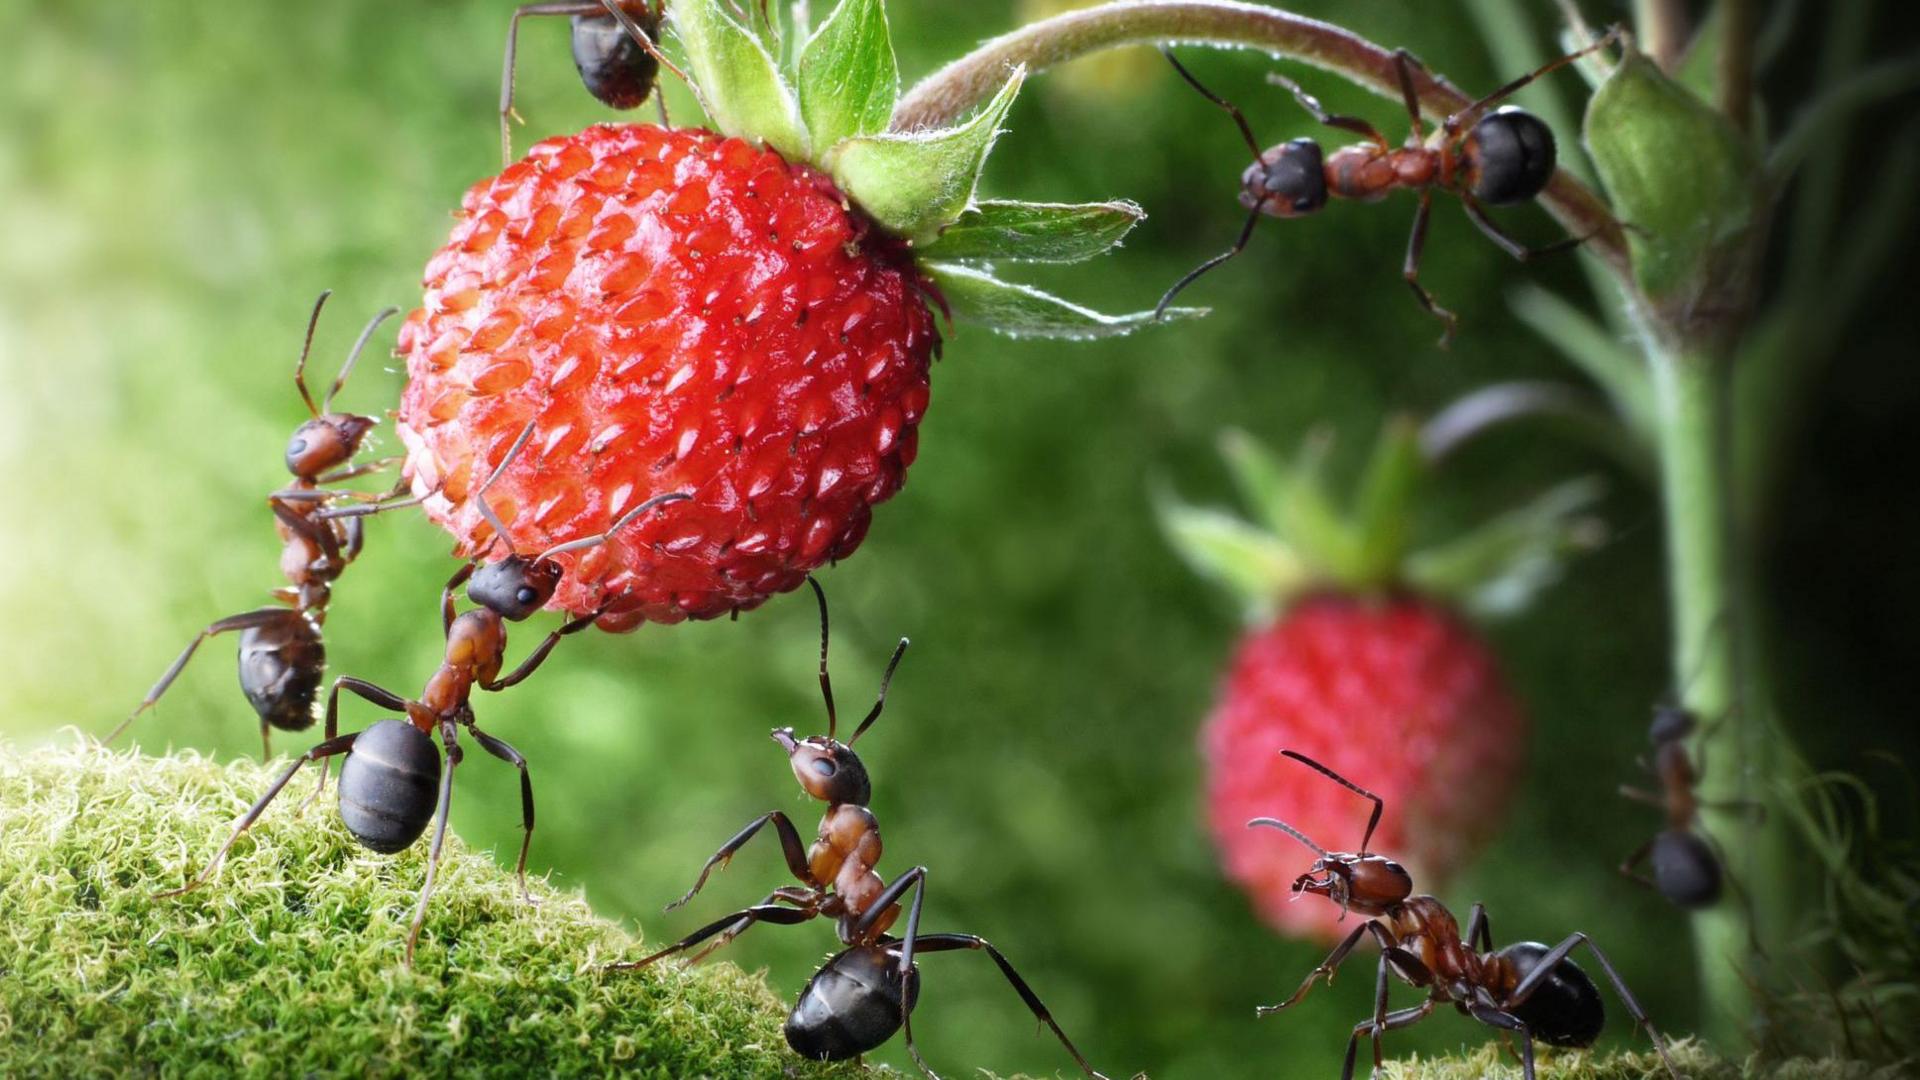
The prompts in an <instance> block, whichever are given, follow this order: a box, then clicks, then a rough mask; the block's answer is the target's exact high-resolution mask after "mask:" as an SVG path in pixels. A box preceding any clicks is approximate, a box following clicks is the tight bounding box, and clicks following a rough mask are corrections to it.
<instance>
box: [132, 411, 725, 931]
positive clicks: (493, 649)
mask: <svg viewBox="0 0 1920 1080" xmlns="http://www.w3.org/2000/svg"><path fill="white" fill-rule="evenodd" d="M532 434H533V424H531V423H529V424H528V425H527V426H526V427H525V428H524V429H523V430H522V431H521V432H520V436H519V438H518V439H516V440H515V441H514V443H513V446H512V447H511V448H510V449H509V450H508V451H507V453H506V455H505V456H504V457H502V458H501V461H500V464H499V465H498V466H497V467H495V469H494V471H493V473H492V475H490V476H489V477H488V478H487V480H486V482H485V483H483V484H481V485H480V487H479V489H478V490H477V491H475V493H474V495H473V498H474V499H475V500H476V501H477V502H478V505H479V508H480V512H481V513H482V514H483V515H484V516H485V517H486V519H487V520H488V521H489V522H491V523H492V525H493V528H494V535H495V538H496V541H497V542H499V543H503V544H505V545H506V546H507V548H508V551H509V554H508V555H507V556H506V557H505V558H502V559H500V560H498V561H496V562H493V563H488V564H485V565H482V563H481V561H480V559H479V558H476V559H474V560H473V561H470V562H467V563H465V564H464V565H462V566H461V567H460V569H459V570H458V571H457V572H455V573H454V575H453V577H452V578H451V579H449V580H448V581H447V584H446V587H445V588H444V589H442V590H441V593H440V617H441V627H442V630H443V632H444V634H445V636H446V642H447V647H446V658H445V659H444V660H442V661H441V663H440V669H439V670H438V671H436V672H434V674H433V677H432V678H430V679H428V680H427V685H426V689H425V690H423V691H422V692H421V695H420V698H419V700H417V701H410V700H408V699H407V698H404V697H401V696H400V695H399V694H396V693H394V692H392V691H390V690H386V689H383V688H381V687H379V686H376V685H375V684H373V683H370V682H367V681H366V680H364V679H355V678H349V677H347V676H344V675H343V676H341V677H340V678H337V679H335V680H334V682H333V688H332V689H331V690H330V691H329V692H328V694H327V723H326V735H325V738H324V739H323V740H322V741H321V742H320V744H319V745H318V746H315V747H314V748H313V749H311V750H308V751H307V752H306V753H304V754H302V755H300V757H298V758H297V759H295V760H294V762H293V764H291V765H289V766H288V767H287V768H286V770H285V771H284V772H282V773H281V774H280V776H279V777H278V778H276V779H275V780H274V782H273V784H272V785H271V786H270V787H268V788H267V791H266V794H264V795H262V796H261V797H260V798H259V800H258V801H257V802H255V803H254V804H253V806H252V807H251V808H249V809H248V810H247V812H246V815H245V816H243V817H242V818H241V819H240V821H239V823H238V824H236V825H235V826H234V828H233V832H232V833H231V834H230V835H229V836H228V837H227V840H226V843H224V844H222V845H220V850H219V851H218V852H216V853H215V854H214V857H213V859H212V860H211V861H209V862H208V863H207V867H206V869H204V870H202V871H201V872H200V873H199V875H197V876H196V877H194V878H193V879H192V880H191V881H189V882H187V884H185V885H183V886H181V887H180V888H178V889H173V890H170V891H168V892H164V893H161V894H160V895H162V896H177V895H179V894H181V893H184V892H188V891H190V890H192V889H195V888H197V887H199V886H200V885H201V884H202V883H204V882H205V881H206V880H207V879H208V877H209V876H211V875H212V874H213V872H214V870H215V869H217V868H218V867H219V865H220V862H221V860H222V859H224V858H225V857H226V854H227V851H228V850H229V849H230V848H232V847H233V845H234V842H235V841H237V840H239V839H240V834H241V833H243V832H245V831H246V830H247V828H248V827H249V826H251V825H252V824H253V823H254V821H255V820H257V819H258V818H259V817H260V815H261V813H262V812H264V811H265V810H266V808H267V804H269V803H271V802H272V801H273V799H274V797H275V796H277V795H279V794H280V791H281V789H282V788H284V787H286V786H287V783H288V782H289V781H291V780H292V779H293V774H294V773H296V772H298V771H299V770H300V768H301V766H303V765H305V764H306V763H307V762H309V761H324V760H326V759H328V758H331V757H333V756H335V755H338V754H346V755H347V760H346V762H345V763H344V764H343V765H341V767H340V819H341V821H342V822H343V823H345V825H346V826H347V831H348V832H350V833H352V834H353V838H354V839H355V840H357V841H359V842H360V843H361V844H362V845H363V846H365V847H368V848H370V849H372V850H374V851H377V852H380V853H382V854H391V853H393V852H397V851H401V850H404V849H405V848H407V847H409V846H411V845H412V844H413V842H414V841H415V840H418V839H419V838H420V834H421V833H423V832H425V831H426V828H427V825H428V824H429V823H430V822H433V821H434V820H435V818H436V817H437V818H438V822H439V824H438V826H437V827H436V828H435V830H434V834H433V847H432V850H431V853H430V854H429V855H428V857H427V874H426V880H425V881H424V882H423V883H422V884H421V886H420V899H419V902H418V904H417V905H416V906H415V908H414V913H413V924H412V926H411V928H410V929H409V930H408V932H407V963H408V964H409V965H411V964H412V963H413V950H414V944H415V942H417V941H418V940H419V937H420V927H421V925H422V923H423V922H424V921H425V920H426V914H427V899H428V898H429V897H430V896H431V895H432V893H433V879H434V874H435V872H436V871H437V870H438V869H439V866H440V852H441V848H442V846H443V845H444V844H445V842H446V836H447V808H448V806H449V805H450V803H451V802H452V799H453V770H454V767H455V766H457V765H459V764H460V761H461V757H462V752H461V749H460V744H459V731H460V729H461V728H462V727H464V728H466V729H467V732H468V734H470V735H472V736H473V738H474V741H475V742H478V743H479V744H480V747H481V749H483V750H485V751H486V752H487V753H489V754H492V755H493V756H495V757H497V758H499V759H501V760H502V761H505V762H506V763H508V764H509V765H512V766H514V767H515V768H517V769H519V770H520V809H521V817H522V823H523V825H524V827H525V830H526V833H525V837H524V838H523V839H522V841H521V844H520V858H519V861H518V862H517V863H516V864H515V867H514V872H515V874H516V875H517V876H518V878H519V881H520V892H521V895H522V896H523V897H525V896H529V894H528V893H527V849H528V847H529V845H531V844H532V843H533V781H532V779H531V778H530V777H529V776H528V774H527V761H526V758H524V757H522V756H521V755H520V752H519V751H517V750H515V749H514V748H513V747H512V746H509V745H508V744H507V743H505V742H503V741H502V740H500V739H496V738H494V737H493V736H491V735H488V734H487V733H485V732H483V731H481V730H480V729H479V727H477V726H476V725H475V723H474V715H473V707H472V695H473V690H474V689H475V688H476V687H477V688H479V689H481V690H488V691H498V690H505V689H506V688H508V687H510V686H513V685H515V684H517V683H519V682H521V681H523V680H525V679H526V678H527V677H528V676H529V675H532V674H533V673H534V671H535V670H537V669H538V668H539V667H540V665H541V664H542V663H543V662H545V660H546V659H547V656H548V655H549V654H550V653H552V652H553V649H554V646H555V645H557V644H559V642H560V639H561V638H563V637H566V636H567V635H569V634H574V633H578V632H579V631H581V630H584V629H586V628H587V627H588V626H590V625H592V624H593V621H594V619H596V618H598V617H599V615H600V614H601V613H600V612H594V613H593V614H590V615H584V616H580V617H578V618H575V619H570V620H568V621H567V622H566V623H564V624H562V625H561V627H560V628H559V629H557V630H555V631H553V632H552V633H550V634H548V635H547V637H546V640H544V641H542V642H541V643H540V645H539V647H538V648H536V649H534V650H533V652H532V653H531V654H529V655H528V656H527V658H526V659H525V660H523V661H521V662H520V666H519V667H517V668H515V669H514V670H513V671H512V672H510V673H508V674H506V675H502V674H500V668H501V665H502V663H503V661H504V658H505V654H506V648H507V628H506V623H507V622H519V621H521V620H523V619H526V618H527V617H528V616H530V615H532V614H533V613H534V612H537V611H539V610H540V609H541V608H542V607H543V606H545V604H546V603H547V601H548V600H549V599H551V598H552V596H553V591H554V589H555V587H556V586H558V585H559V583H560V578H561V575H562V574H563V572H564V570H563V568H562V567H561V565H560V564H559V563H558V562H556V561H554V556H556V555H559V554H561V553H563V552H568V551H578V550H580V549H581V548H585V547H591V546H593V545H595V544H600V543H604V542H605V541H606V539H607V538H608V537H609V536H612V535H613V534H614V533H616V532H618V531H619V530H620V529H622V528H624V527H626V525H627V524H628V523H630V522H632V521H633V520H634V519H635V518H638V517H640V516H641V515H642V514H645V513H647V512H648V511H650V510H652V509H654V508H655V507H658V506H661V505H662V504H665V503H669V502H678V501H681V500H684V499H687V498H690V496H688V495H685V494H680V493H671V494H666V495H656V496H654V497H653V498H651V499H648V500H646V501H645V502H643V503H641V504H640V505H638V506H636V507H634V508H633V509H632V510H629V511H627V512H626V513H625V514H622V515H621V516H620V517H619V518H618V519H617V520H615V521H614V522H613V524H612V525H610V526H609V527H608V528H607V530H606V531H605V532H603V533H600V534H598V535H595V536H589V537H583V538H581V539H579V540H573V541H570V542H568V543H565V544H561V545H559V546H557V547H554V548H551V549H549V550H547V551H544V552H541V553H540V554H538V555H534V556H528V555H525V554H522V553H521V552H519V551H518V550H516V549H514V547H513V539H512V537H511V536H510V535H509V533H508V532H507V528H506V526H505V525H504V524H503V523H502V522H501V521H500V519H499V517H498V516H496V515H495V513H494V512H493V508H492V507H491V506H489V505H488V504H487V501H486V491H487V488H488V487H490V486H491V485H492V484H493V482H494V481H495V480H497V479H498V478H499V476H500V474H501V473H503V472H505V471H506V468H507V466H508V465H509V464H510V463H511V462H512V461H513V458H514V456H515V455H517V454H518V453H519V452H520V450H521V448H522V447H524V446H525V445H526V443H527V439H528V438H529V437H530V436H531V435H532ZM389 505H390V504H389ZM463 584H464V585H465V586H466V587H467V599H468V600H470V601H472V602H473V603H475V604H478V605H480V606H479V607H476V608H473V609H471V610H468V611H465V612H462V613H460V614H459V615H455V613H454V592H455V590H456V589H458V588H459V587H460V586H461V585H463ZM342 689H345V690H350V691H352V692H353V693H355V694H357V695H359V696H360V697H362V698H365V699H366V700H368V701H371V702H373V703H374V704H376V705H379V706H381V707H382V708H386V709H393V710H396V711H398V712H400V713H402V714H404V718H399V719H396V718H389V719H385V720H379V721H376V722H375V723H374V724H373V725H372V726H370V727H368V728H367V729H366V730H364V731H360V732H355V733H353V734H350V735H340V734H339V730H340V727H339V724H340V691H341V690H342ZM436 731H437V732H438V733H439V735H440V741H441V742H442V744H444V747H445V752H444V756H445V759H446V764H445V767H444V768H443V767H442V765H441V760H440V758H441V755H440V754H439V753H437V752H436V751H435V748H434V745H433V737H432V736H433V734H434V733H435V732H436ZM320 782H321V784H322V786H324V785H325V783H326V773H325V772H324V771H322V773H321V779H320ZM436 788H437V789H438V796H437V798H436V796H435V789H436ZM317 793H318V792H317V790H316V794H317ZM529 899H530V897H529Z"/></svg>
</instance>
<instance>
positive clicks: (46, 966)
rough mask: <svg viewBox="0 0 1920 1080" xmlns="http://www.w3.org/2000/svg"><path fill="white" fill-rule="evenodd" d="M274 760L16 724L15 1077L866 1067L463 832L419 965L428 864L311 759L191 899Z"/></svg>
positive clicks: (8, 761)
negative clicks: (413, 951)
mask: <svg viewBox="0 0 1920 1080" xmlns="http://www.w3.org/2000/svg"><path fill="white" fill-rule="evenodd" d="M270 775H271V773H270V772H269V770H267V769H266V768H263V767H262V766H261V765H259V764H258V763H253V762H236V763H234V764H231V765H224V766H222V765H217V764H214V763H212V762H210V761H207V760H206V759H204V758H200V757H198V756H194V755H191V754H185V755H180V756H176V757H170V758H164V759H156V758H148V757H140V756H135V755H132V754H122V753H114V752H111V751H108V750H105V749H102V748H100V747H99V746H97V745H96V744H93V743H91V742H83V741H81V740H77V739H69V740H66V741H64V742H63V743H62V744H60V745H57V746H54V747H48V748H44V749H36V750H32V751H27V752H21V751H18V750H15V749H13V748H10V747H6V746H4V745H0V1076H7V1077H16V1076H52V1075H69V1076H93V1075H100V1074H102V1073H157V1074H165V1075H216V1074H229V1073H245V1074H252V1075H300V1074H322V1075H334V1074H341V1073H346V1074H349V1075H397V1074H414V1073H425V1074H436V1075H444V1074H459V1075H502V1076H509V1075H510V1076H529V1075H533V1076H544V1075H579V1074H606V1073H610V1072H621V1073H625V1074H629V1075H640V1076H662V1077H666V1076H673V1077H682V1076H711V1077H765V1076H796V1077H800V1076H806V1077H811V1076H822V1077H826V1076H856V1075H863V1074H864V1071H863V1070H861V1069H858V1068H856V1067H852V1066H842V1067H831V1068H830V1067H822V1066H815V1065H810V1064H808V1063H805V1062H802V1061H801V1060H800V1059H798V1058H796V1057H795V1056H794V1055H793V1054H792V1052H791V1051H789V1050H788V1049H787V1046H786V1043H785V1041H784V1040H783V1038H782V1036H781V1032H780V1024H781V1020H782V1018H783V1016H784V1013H785V1007H784V1006H783V1004H782V1003H781V1002H780V1001H779V1000H778V999H776V998H775V997H774V996H773V995H772V994H771V993H770V992H769V991H768V989H767V987H766V986H765V984H764V983H763V982H762V981H761V980H760V978H759V977H758V976H755V975H749V974H746V973H743V972H742V971H740V970H739V969H738V968H736V967H734V966H733V965H731V964H728V963H710V964H705V965H702V966H699V967H694V968H685V967H679V966H666V967H662V968H660V969H658V970H657V971H654V972H649V973H648V974H646V975H642V976H623V975H603V974H601V973H600V972H599V971H598V970H597V969H598V967H599V965H601V964H603V963H605V962H607V961H609V960H613V959H621V958H628V957H632V956H635V955H638V946H639V943H638V942H637V941H636V940H635V939H634V938H632V937H631V936H629V935H628V934H626V933H624V932H623V931H622V930H621V929H620V928H619V927H617V926H615V925H614V924H612V923H610V922H608V921H606V920H603V919H600V918H597V917H595V916H594V915H593V913H592V912H591V911H589V910H588V908H587V906H586V904H585V902H584V901H583V900H582V899H581V898H580V897H579V896H577V895H564V894H561V893H558V892H556V891H554V890H553V889H551V888H547V887H545V886H544V885H543V884H542V883H540V882H534V883H533V894H534V898H535V899H536V900H537V901H539V904H538V906H530V905H528V904H527V903H525V902H524V901H523V900H522V899H521V898H520V896H519V893H518V890H517V888H516V887H515V885H514V881H513V877H512V874H511V872H510V871H506V870H503V869H501V868H500V867H499V866H498V865H497V864H496V863H495V862H494V860H493V859H491V858H489V857H488V856H487V855H486V854H484V853H479V852H474V851H471V850H469V849H467V848H466V847H465V846H464V845H462V844H461V843H460V842H459V841H458V840H457V839H456V838H453V837H451V836H450V837H449V839H448V845H447V852H446V857H445V861H444V862H443V864H442V866H441V876H440V883H439V885H438V887H437V889H436V891H435V895H434V898H433V904H432V907H431V909H430V910H429V913H428V917H427V922H426V928H425V930H424V932H423V933H422V935H421V940H420V948H419V953H418V957H417V966H416V967H415V968H413V969H412V970H408V969H407V968H406V966H405V965H404V963H403V959H402V957H403V950H404V943H405V938H406V932H407V926H408V922H409V920H410V918H411V916H412V910H413V904H414V900H415V896H416V891H417V890H418V888H419V886H420V881H421V877H422V874H423V872H424V870H425V849H426V847H427V845H426V844H425V843H424V842H423V843H418V844H416V845H415V846H414V848H413V849H412V850H409V851H407V852H405V853H403V854H401V855H398V856H394V857H383V856H377V855H374V854H371V853H369V852H367V851H365V850H364V849H362V848H360V847H358V846H357V845H355V844H354V842H353V841H352V839H351V838H350V837H349V836H348V835H347V833H346V831H345V829H344V828H342V827H341V825H340V824H339V821H338V818H337V816H336V815H335V814H334V813H333V806H332V800H331V794H332V792H331V788H330V789H329V798H327V799H325V800H322V801H320V802H316V803H314V804H313V805H311V806H309V807H307V808H306V810H305V811H304V812H303V813H298V814H296V807H298V805H299V803H300V801H301V800H302V799H304V798H305V796H306V794H307V792H308V790H309V787H308V784H309V783H310V782H311V770H308V780H307V781H306V782H303V781H301V780H299V779H296V780H295V782H294V784H293V785H292V786H290V787H289V788H288V789H287V791H286V792H285V793H284V794H283V795H282V797H281V799H280V800H279V801H278V802H276V803H275V804H274V806H272V807H271V808H270V809H269V810H268V812H267V814H266V816H265V817H264V818H263V819H262V821H261V822H260V824H259V825H257V826H255V828H254V829H253V830H251V831H250V833H249V834H248V836H247V837H245V838H243V839H242V840H241V841H240V843H239V844H237V845H236V846H235V848H234V850H233V853H232V855H231V856H230V857H229V858H228V860H227V864H226V866H225V867H224V868H223V869H222V871H221V872H220V874H219V875H218V876H217V877H216V878H215V880H213V881H212V882H210V883H209V884H207V885H206V886H204V887H202V888H201V889H199V890H197V891H195V892H192V893H188V894H187V895H185V896H181V897H176V898H165V899H162V898H156V897H155V896H154V895H153V894H154V893H155V892H156V891H159V890H162V889H166V888H172V887H175V886H178V885H179V884H180V883H181V882H182V881H184V880H185V878H186V876H187V875H188V874H189V873H191V872H193V871H194V870H196V869H197V868H198V867H199V866H200V865H201V863H202V862H203V861H204V860H205V859H207V858H208V857H209V856H211V855H212V853H213V852H214V850H215V849H216V848H217V846H218V844H219V843H220V841H221V840H222V839H223V838H224V836H225V835H226V831H227V830H228V829H229V828H230V827H231V824H232V822H233V821H234V820H235V819H236V818H237V817H238V816H239V815H240V814H241V813H242V812H244V810H245V808H246V807H247V806H248V805H249V804H250V803H251V802H252V800H253V799H254V798H255V797H257V795H258V794H259V792H260V791H261V790H263V789H264V787H265V786H266V784H267V783H268V782H269V777H270Z"/></svg>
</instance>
